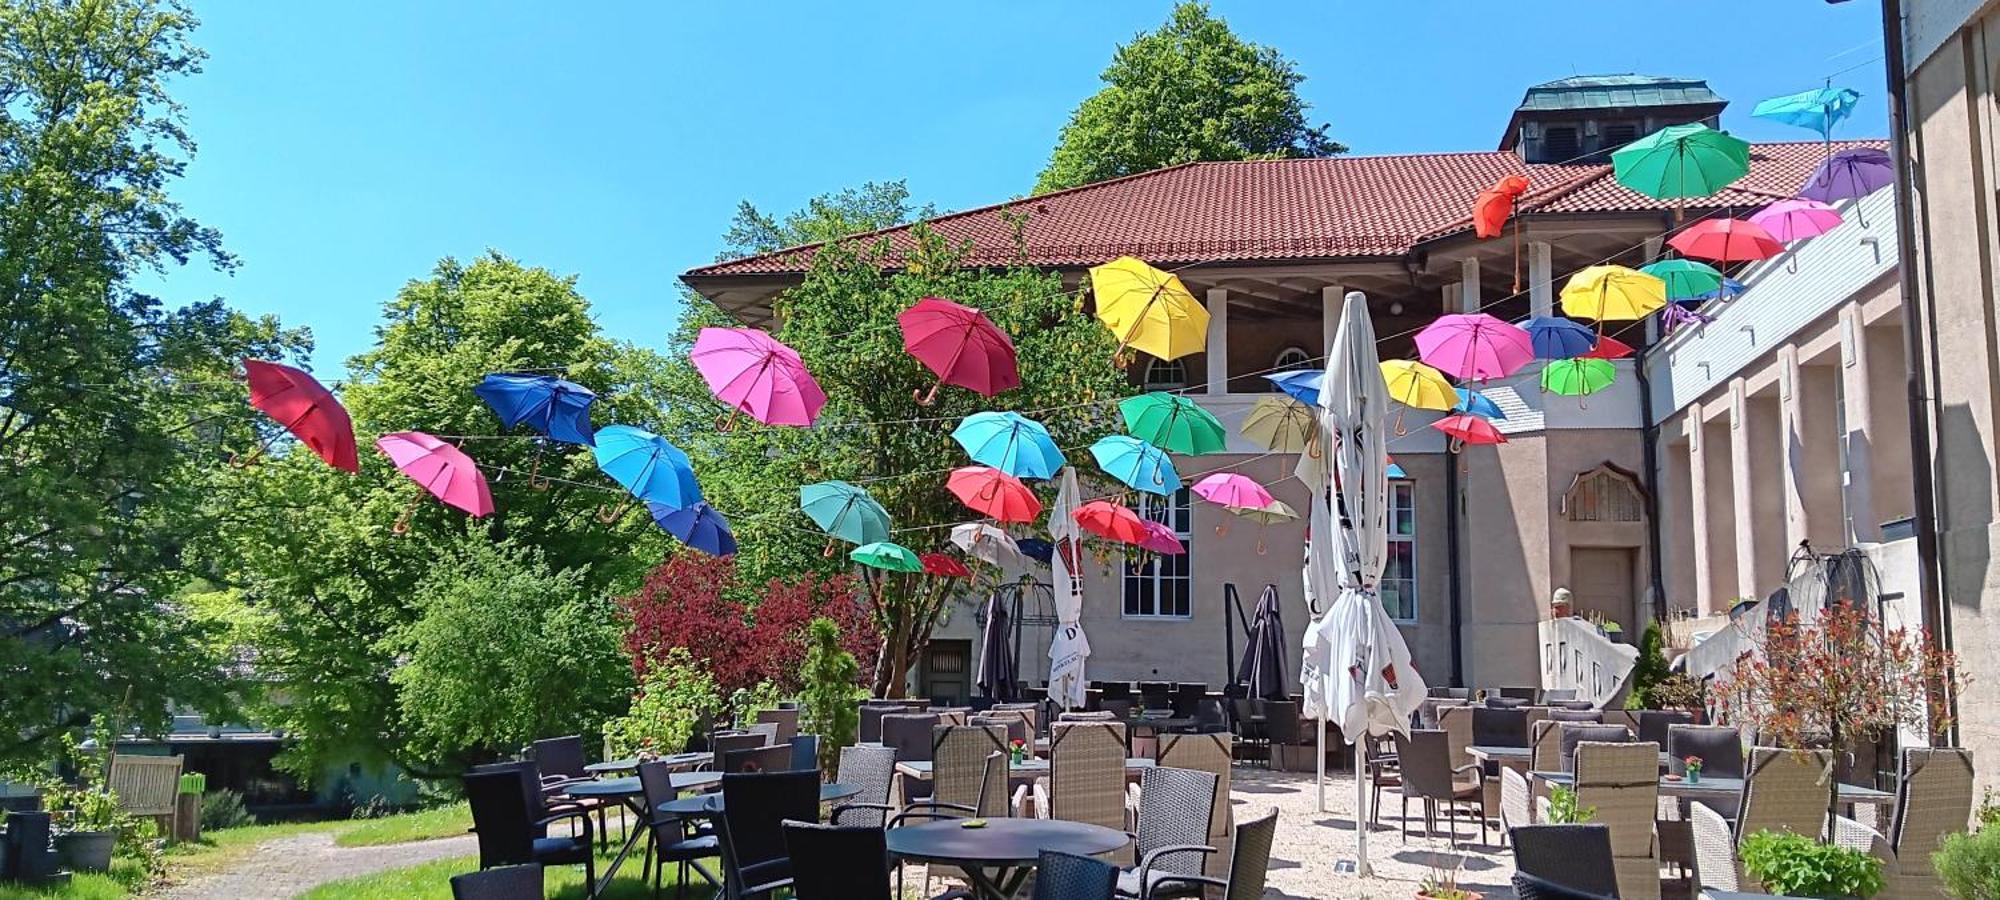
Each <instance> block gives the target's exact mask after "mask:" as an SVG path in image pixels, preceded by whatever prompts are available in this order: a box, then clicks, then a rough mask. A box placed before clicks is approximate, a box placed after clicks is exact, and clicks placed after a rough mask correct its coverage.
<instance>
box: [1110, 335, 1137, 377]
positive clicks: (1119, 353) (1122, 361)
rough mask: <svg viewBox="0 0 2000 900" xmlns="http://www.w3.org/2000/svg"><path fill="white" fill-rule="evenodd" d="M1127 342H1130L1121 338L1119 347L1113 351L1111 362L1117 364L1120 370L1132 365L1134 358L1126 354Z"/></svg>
mask: <svg viewBox="0 0 2000 900" xmlns="http://www.w3.org/2000/svg"><path fill="white" fill-rule="evenodd" d="M1127 343H1129V342H1128V341H1123V340H1121V341H1119V342H1118V349H1116V350H1113V351H1111V364H1112V365H1114V366H1117V367H1118V369H1119V370H1120V371H1123V370H1124V369H1126V368H1128V367H1130V366H1131V365H1132V360H1131V359H1130V358H1128V357H1127V356H1126V355H1125V345H1126V344H1127Z"/></svg>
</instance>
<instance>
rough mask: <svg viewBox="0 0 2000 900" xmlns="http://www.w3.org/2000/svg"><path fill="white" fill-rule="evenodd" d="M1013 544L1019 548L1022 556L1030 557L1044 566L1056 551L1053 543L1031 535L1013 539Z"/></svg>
mask: <svg viewBox="0 0 2000 900" xmlns="http://www.w3.org/2000/svg"><path fill="white" fill-rule="evenodd" d="M1014 545H1015V546H1017V547H1020V548H1021V555H1022V556H1025V557H1027V558H1029V559H1032V560H1034V561H1035V562H1038V563H1041V564H1042V565H1045V566H1046V565H1049V562H1050V560H1053V559H1055V553H1056V548H1055V545H1054V544H1051V543H1049V542H1048V541H1045V540H1042V539H1041V538H1032V537H1025V538H1021V539H1020V540H1017V541H1015V542H1014Z"/></svg>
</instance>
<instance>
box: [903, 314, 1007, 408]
mask: <svg viewBox="0 0 2000 900" xmlns="http://www.w3.org/2000/svg"><path fill="white" fill-rule="evenodd" d="M896 322H897V324H899V325H901V326H903V349H904V350H905V351H906V352H908V353H909V354H910V355H911V356H914V357H916V358H917V362H920V363H923V364H924V367H925V368H927V369H930V370H931V371H932V372H934V373H936V374H937V377H938V380H937V383H936V384H933V385H931V390H930V393H928V394H924V395H922V397H921V398H920V399H919V400H918V401H917V402H919V403H922V404H924V405H925V406H929V405H930V403H931V401H932V400H935V399H937V392H938V388H940V387H943V386H944V385H946V384H955V385H958V386H959V387H962V388H969V389H971V390H975V391H978V392H979V393H981V394H985V395H986V396H988V397H991V396H993V395H994V394H998V393H1000V392H1001V391H1007V390H1012V389H1014V388H1016V387H1019V386H1020V385H1021V372H1020V370H1019V369H1018V368H1017V366H1016V362H1015V358H1014V341H1013V340H1012V339H1010V338H1008V337H1007V332H1004V331H1001V330H1000V328H999V326H996V325H994V324H993V322H992V321H991V320H989V319H987V318H986V314H985V313H982V312H980V311H979V310H976V309H973V308H972V307H970V306H962V305H960V304H957V303H953V302H951V301H950V300H946V299H944V298H943V297H925V298H923V299H922V300H918V301H917V302H916V305H915V306H912V307H910V308H909V309H906V310H903V311H902V313H901V314H899V315H897V316H896Z"/></svg>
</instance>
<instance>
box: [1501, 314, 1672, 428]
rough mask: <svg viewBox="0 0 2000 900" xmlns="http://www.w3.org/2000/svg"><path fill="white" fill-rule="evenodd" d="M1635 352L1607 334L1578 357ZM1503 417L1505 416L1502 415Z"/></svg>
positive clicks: (1618, 356)
mask: <svg viewBox="0 0 2000 900" xmlns="http://www.w3.org/2000/svg"><path fill="white" fill-rule="evenodd" d="M1677 305H1678V304H1674V303H1669V304H1667V305H1666V306H1663V307H1661V308H1660V309H1661V310H1662V311H1665V310H1667V309H1671V308H1673V307H1675V306H1677ZM1634 352H1636V351H1634V350H1633V349H1632V345H1630V344H1627V343H1625V342H1624V341H1621V340H1619V339H1617V338H1615V337H1612V336H1611V335H1608V334H1607V335H1601V336H1599V337H1598V339H1597V346H1595V347H1592V348H1590V352H1589V353H1585V354H1584V355H1582V356H1579V357H1577V358H1578V359H1624V358H1625V357H1628V356H1631V355H1632V354H1633V353H1634ZM1502 418H1505V417H1504V416H1502Z"/></svg>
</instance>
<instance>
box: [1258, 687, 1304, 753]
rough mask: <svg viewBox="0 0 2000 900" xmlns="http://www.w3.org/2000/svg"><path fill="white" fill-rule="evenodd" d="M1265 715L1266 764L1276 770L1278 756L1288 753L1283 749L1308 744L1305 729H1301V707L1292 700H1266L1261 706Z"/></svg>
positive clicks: (1260, 709)
mask: <svg viewBox="0 0 2000 900" xmlns="http://www.w3.org/2000/svg"><path fill="white" fill-rule="evenodd" d="M1259 711H1260V712H1262V713H1263V714H1264V742H1265V744H1266V746H1267V750H1268V751H1269V752H1267V753H1266V754H1265V755H1264V764H1265V766H1266V767H1267V768H1276V767H1277V762H1278V755H1279V754H1280V753H1284V752H1286V751H1284V750H1282V749H1280V748H1283V747H1297V746H1299V745H1301V744H1304V743H1306V737H1305V729H1303V728H1301V727H1299V726H1300V724H1301V721H1300V719H1299V705H1298V704H1297V703H1293V702H1292V701H1290V700H1266V701H1264V702H1263V703H1261V704H1259Z"/></svg>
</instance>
